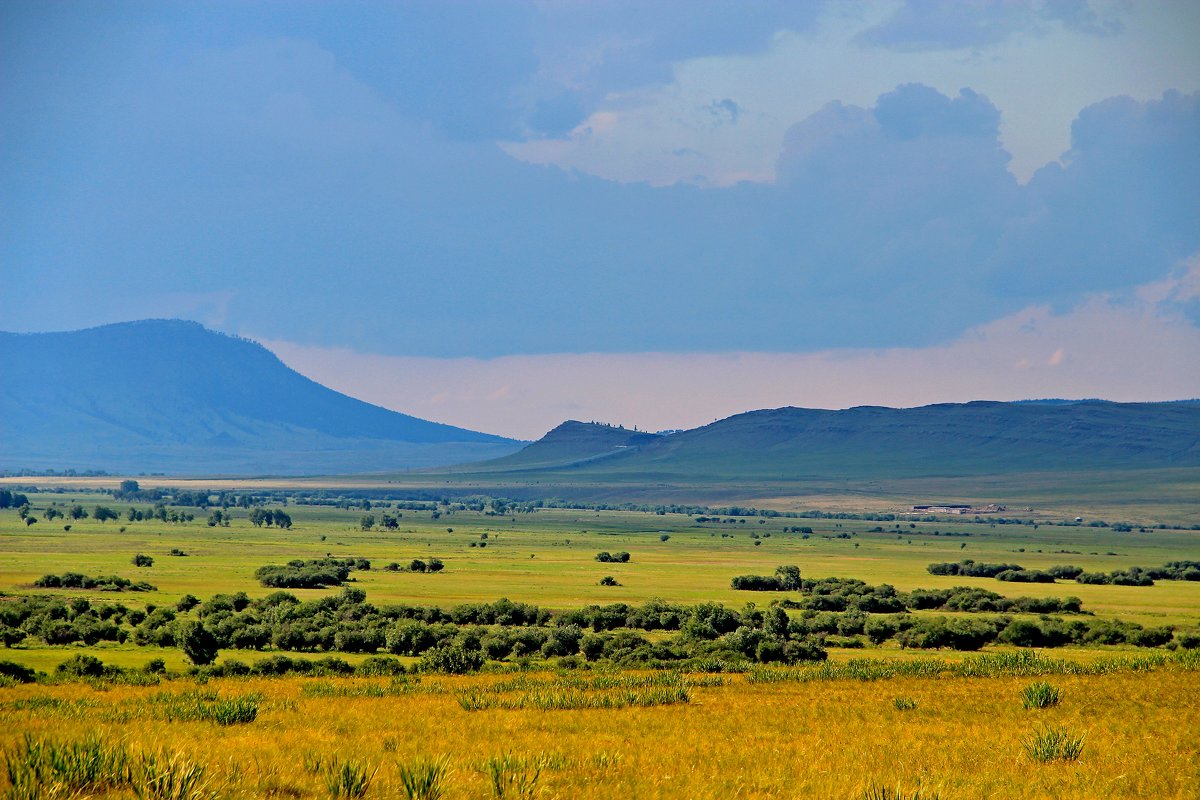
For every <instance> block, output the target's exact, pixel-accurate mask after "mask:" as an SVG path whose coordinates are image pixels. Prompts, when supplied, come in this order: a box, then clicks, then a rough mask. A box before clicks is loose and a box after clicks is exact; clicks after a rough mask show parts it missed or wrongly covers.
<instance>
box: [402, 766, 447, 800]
mask: <svg viewBox="0 0 1200 800" xmlns="http://www.w3.org/2000/svg"><path fill="white" fill-rule="evenodd" d="M399 770H400V785H401V787H402V788H403V789H404V796H405V797H406V798H408V800H439V799H440V798H441V796H442V795H443V794H444V793H445V791H446V784H447V783H448V782H449V778H450V758H449V756H441V757H440V758H425V757H417V758H416V759H414V760H412V761H410V762H409V763H407V764H400V765H399Z"/></svg>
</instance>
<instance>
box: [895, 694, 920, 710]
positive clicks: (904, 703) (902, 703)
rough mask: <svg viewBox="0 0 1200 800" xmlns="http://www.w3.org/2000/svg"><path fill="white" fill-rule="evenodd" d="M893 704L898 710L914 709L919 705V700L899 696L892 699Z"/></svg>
mask: <svg viewBox="0 0 1200 800" xmlns="http://www.w3.org/2000/svg"><path fill="white" fill-rule="evenodd" d="M892 706H893V707H894V708H895V709H896V710H897V711H912V710H913V709H914V708H916V707H917V701H916V700H913V699H912V698H911V697H897V698H896V699H895V700H893V701H892Z"/></svg>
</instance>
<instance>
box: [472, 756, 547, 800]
mask: <svg viewBox="0 0 1200 800" xmlns="http://www.w3.org/2000/svg"><path fill="white" fill-rule="evenodd" d="M483 771H484V773H486V774H487V776H488V780H489V781H490V782H491V786H492V796H493V797H495V798H497V800H512V799H513V798H516V800H530V798H532V797H534V796H535V795H536V794H537V784H538V778H540V777H541V775H542V761H541V759H536V758H535V759H526V758H520V757H518V756H514V755H512V754H510V753H506V754H504V755H499V756H492V757H491V758H489V759H488V760H487V761H485V762H484V764H483Z"/></svg>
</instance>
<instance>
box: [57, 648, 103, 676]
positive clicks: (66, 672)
mask: <svg viewBox="0 0 1200 800" xmlns="http://www.w3.org/2000/svg"><path fill="white" fill-rule="evenodd" d="M107 669H108V668H107V667H105V666H104V662H103V661H101V660H100V659H98V658H96V657H95V656H89V655H84V654H82V653H80V654H78V655H73V656H71V657H70V658H68V659H67V660H66V661H64V662H62V663H61V664H59V665H58V666H57V667H55V668H54V674H55V675H58V676H60V677H63V678H99V677H102V676H103V675H104V674H105V672H106V671H107Z"/></svg>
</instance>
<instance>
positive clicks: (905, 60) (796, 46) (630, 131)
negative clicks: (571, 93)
mask: <svg viewBox="0 0 1200 800" xmlns="http://www.w3.org/2000/svg"><path fill="white" fill-rule="evenodd" d="M896 8H897V6H896V4H895V3H891V2H863V3H831V4H829V5H828V6H826V8H825V11H824V14H823V16H822V18H821V19H820V23H819V24H818V25H816V26H815V27H814V28H813V29H811V30H803V31H781V32H779V33H777V34H776V35H775V36H774V37H773V38H772V40H771V45H770V47H769V48H767V49H766V50H765V51H763V52H751V53H749V54H737V55H722V56H708V57H702V58H690V59H685V60H682V61H679V62H677V63H675V64H674V68H673V75H674V80H673V81H672V82H668V83H663V84H651V85H647V86H640V87H637V88H634V89H627V90H623V91H612V92H609V93H608V95H607V96H606V97H605V98H603V99H602V100H601V101H600V102H599V105H598V107H597V108H596V109H595V110H594V112H593V113H592V115H591V116H590V117H589V118H588V119H586V120H584V121H583V122H582V123H581V124H579V125H578V126H577V127H576V128H575V129H574V130H573V131H571V132H570V133H568V134H567V135H566V136H564V137H561V138H557V139H535V140H529V141H522V142H510V143H508V144H506V145H505V146H504V147H505V149H506V151H507V152H508V153H510V154H511V155H513V156H514V157H516V158H520V159H523V160H525V161H529V162H531V163H538V164H555V165H558V166H561V167H564V168H569V169H576V170H579V171H581V172H586V173H588V174H593V175H598V176H600V177H604V178H609V179H612V180H619V181H646V182H649V183H651V184H654V185H666V184H670V183H675V182H685V183H688V182H690V183H698V184H709V185H729V184H732V183H735V182H737V181H739V180H753V181H770V180H772V178H773V175H774V160H775V156H776V155H777V153H778V151H779V145H780V142H781V141H782V140H783V134H784V131H786V130H787V128H788V127H789V126H790V125H791V124H793V123H794V122H796V121H797V120H801V119H804V118H805V117H807V116H809V115H810V114H813V113H814V112H816V111H817V110H818V109H819V108H821V107H822V106H824V105H826V104H827V103H829V102H831V101H834V100H839V101H841V102H843V103H847V104H855V105H863V106H866V105H869V104H870V103H871V101H872V100H873V99H874V98H875V97H877V96H878V95H880V94H882V93H883V92H886V91H888V90H889V89H891V88H893V87H894V86H896V85H897V84H899V83H909V82H919V83H924V84H926V85H929V86H932V87H934V88H936V89H938V90H939V91H941V92H943V93H945V94H948V95H951V96H953V95H954V94H956V93H957V92H958V90H959V89H961V88H962V87H964V86H970V87H971V88H973V89H975V90H976V91H978V92H980V93H981V94H984V95H986V96H987V97H989V98H990V99H991V100H992V101H993V102H994V103H995V104H996V105H997V106H998V107H999V108H1000V110H1001V111H1002V112H1003V114H1004V123H1003V126H1002V137H1003V143H1004V146H1005V147H1006V149H1007V150H1008V151H1009V152H1011V153H1012V154H1013V161H1012V163H1011V164H1010V165H1009V168H1010V169H1011V171H1012V172H1013V174H1014V175H1016V176H1017V177H1018V178H1019V179H1020V180H1022V181H1025V180H1027V179H1028V178H1029V177H1030V176H1031V175H1032V174H1033V173H1034V171H1035V170H1037V169H1038V168H1039V167H1041V166H1043V165H1044V164H1046V163H1048V162H1050V161H1053V160H1055V159H1057V158H1058V157H1059V156H1060V155H1061V154H1062V153H1063V152H1064V151H1065V150H1067V148H1068V147H1069V146H1070V126H1071V121H1072V119H1073V118H1074V116H1075V114H1076V113H1077V112H1078V111H1079V109H1080V108H1083V107H1084V106H1087V105H1089V104H1091V103H1095V102H1097V101H1099V100H1102V99H1104V98H1106V97H1110V96H1113V95H1118V94H1127V95H1129V96H1131V97H1133V98H1135V99H1138V100H1149V99H1152V98H1155V97H1158V96H1159V95H1161V94H1162V92H1164V91H1166V90H1168V89H1178V90H1180V91H1183V92H1185V93H1186V92H1191V91H1195V90H1197V89H1200V49H1198V48H1196V47H1195V46H1194V42H1195V39H1196V37H1197V36H1198V35H1200V5H1198V4H1196V3H1188V2H1175V3H1165V2H1164V3H1137V4H1129V5H1128V6H1120V7H1119V9H1118V10H1119V12H1120V13H1119V17H1118V15H1116V14H1115V10H1113V9H1110V11H1114V13H1113V14H1109V13H1105V15H1104V16H1105V18H1106V19H1111V20H1113V21H1116V20H1117V19H1118V18H1119V21H1120V26H1121V28H1122V30H1121V33H1120V35H1114V36H1103V37H1101V36H1095V35H1092V34H1091V33H1088V32H1085V31H1083V30H1081V29H1080V27H1079V26H1074V27H1072V26H1070V25H1062V26H1060V25H1053V24H1047V23H1046V22H1045V21H1044V20H1042V21H1039V22H1038V24H1037V25H1036V26H1034V28H1033V29H1028V28H1027V27H1026V26H1025V25H1024V24H1021V25H1017V26H1015V27H1012V28H1008V27H1004V28H1003V33H1004V35H1003V36H1000V37H999V38H997V39H996V40H995V41H992V42H990V43H989V44H988V45H987V46H986V47H983V48H982V49H976V50H970V49H969V48H968V49H962V48H957V49H956V48H950V49H926V50H915V51H903V52H901V51H896V50H892V49H889V48H885V47H872V46H864V45H863V44H862V43H861V42H860V40H859V37H860V36H861V34H862V33H863V32H864V31H867V30H870V29H872V28H875V27H877V26H878V25H880V24H882V23H884V22H886V21H887V20H889V19H892V18H893V15H894V14H895V12H896ZM998 8H999V11H1001V12H1002V15H1003V14H1007V13H1008V12H1007V11H1004V8H1003V7H998ZM973 16H975V12H971V13H970V14H969V15H968V17H973ZM1029 16H1030V18H1031V19H1032V18H1034V17H1035V16H1036V15H1033V14H1032V12H1030V15H1029ZM1017 34H1019V35H1017ZM724 98H728V99H731V100H733V101H734V102H736V103H737V104H738V106H739V108H741V109H743V113H741V114H739V116H738V124H737V125H715V126H714V125H712V124H711V123H712V119H711V111H710V109H711V107H712V104H713V103H714V102H717V101H719V100H721V99H724ZM680 150H690V151H695V152H697V153H700V154H702V158H679V157H678V156H676V155H674V153H675V152H676V151H680Z"/></svg>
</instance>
